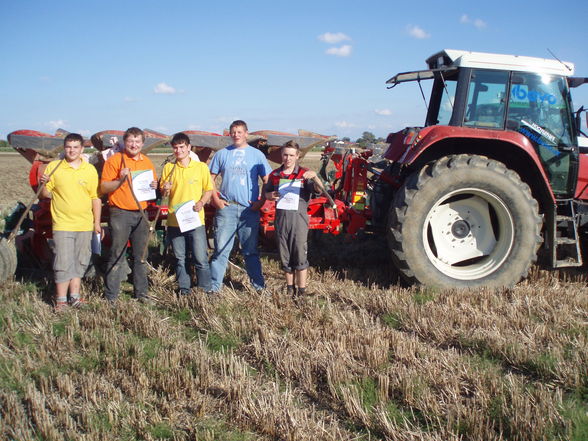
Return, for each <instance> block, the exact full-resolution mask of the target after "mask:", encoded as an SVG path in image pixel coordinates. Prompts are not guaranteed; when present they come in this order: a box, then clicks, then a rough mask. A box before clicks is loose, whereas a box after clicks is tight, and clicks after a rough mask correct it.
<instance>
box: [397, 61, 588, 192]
mask: <svg viewBox="0 0 588 441" xmlns="http://www.w3.org/2000/svg"><path fill="white" fill-rule="evenodd" d="M427 65H428V66H429V69H427V70H424V71H417V72H406V73H401V74H398V75H396V76H395V77H393V78H391V79H390V80H388V82H387V83H388V84H391V85H392V87H394V86H395V85H397V84H399V83H401V82H406V81H419V82H420V81H421V80H423V79H431V80H433V86H432V91H431V97H430V102H429V105H428V111H427V117H426V121H425V127H432V126H438V125H439V126H449V127H461V128H467V129H476V130H477V131H478V132H479V131H486V132H488V133H487V134H486V135H477V136H474V137H477V138H479V137H480V136H481V137H482V138H484V137H486V138H487V139H492V138H494V139H498V140H499V139H503V140H504V139H507V138H508V135H507V134H505V133H504V132H505V131H508V132H514V133H516V134H520V135H521V137H524V138H525V139H524V140H523V139H520V138H521V137H518V138H519V139H518V143H521V144H525V145H526V146H527V147H531V149H532V150H534V152H535V154H536V155H537V157H538V158H539V161H540V163H541V164H542V167H543V169H544V172H545V175H546V176H547V179H548V181H549V186H550V188H551V191H552V192H553V194H554V195H555V196H556V197H570V196H573V194H574V190H575V188H576V182H577V174H578V154H579V149H578V139H577V137H578V135H579V133H580V132H579V126H578V122H579V118H574V114H573V106H572V100H571V95H570V87H576V86H578V85H580V84H584V83H585V82H586V81H587V80H588V79H586V78H574V77H572V75H573V73H574V65H573V64H572V63H568V62H561V61H559V60H549V59H540V58H532V57H520V56H513V55H499V54H486V53H477V52H467V51H458V50H444V51H441V52H439V53H436V54H434V55H432V56H431V57H429V58H428V59H427ZM500 132H503V133H500ZM471 133H472V132H471V131H466V132H462V133H461V135H460V133H459V132H455V131H454V134H455V135H456V136H457V137H460V136H466V137H467V136H471ZM509 134H510V135H512V133H509ZM511 137H512V136H511ZM515 139H516V138H515ZM582 143H583V141H580V144H582Z"/></svg>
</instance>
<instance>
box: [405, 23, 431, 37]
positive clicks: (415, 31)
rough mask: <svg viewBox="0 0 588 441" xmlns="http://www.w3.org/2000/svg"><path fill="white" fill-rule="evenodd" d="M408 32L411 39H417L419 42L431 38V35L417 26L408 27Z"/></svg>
mask: <svg viewBox="0 0 588 441" xmlns="http://www.w3.org/2000/svg"><path fill="white" fill-rule="evenodd" d="M406 30H407V31H408V35H410V36H411V37H414V38H417V39H419V40H423V39H425V38H429V37H430V36H431V34H429V33H428V32H426V31H425V30H424V29H423V28H421V27H419V26H416V25H408V26H407V27H406Z"/></svg>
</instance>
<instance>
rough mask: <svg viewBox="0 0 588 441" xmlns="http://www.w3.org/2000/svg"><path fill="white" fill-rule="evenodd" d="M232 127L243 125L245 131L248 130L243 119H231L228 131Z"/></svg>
mask: <svg viewBox="0 0 588 441" xmlns="http://www.w3.org/2000/svg"><path fill="white" fill-rule="evenodd" d="M233 127H243V128H244V129H245V131H246V132H248V131H249V129H248V128H247V123H246V122H245V121H243V120H242V119H237V120H235V121H233V122H232V123H231V125H230V126H229V132H230V131H231V130H233Z"/></svg>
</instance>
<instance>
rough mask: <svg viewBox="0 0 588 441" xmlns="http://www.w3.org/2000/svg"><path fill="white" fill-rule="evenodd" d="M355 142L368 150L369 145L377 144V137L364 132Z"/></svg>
mask: <svg viewBox="0 0 588 441" xmlns="http://www.w3.org/2000/svg"><path fill="white" fill-rule="evenodd" d="M355 142H356V143H357V144H359V146H360V147H362V148H366V147H367V146H368V145H370V144H374V143H375V142H376V136H375V135H374V134H373V133H372V132H363V133H362V135H361V138H358V139H357V141H355Z"/></svg>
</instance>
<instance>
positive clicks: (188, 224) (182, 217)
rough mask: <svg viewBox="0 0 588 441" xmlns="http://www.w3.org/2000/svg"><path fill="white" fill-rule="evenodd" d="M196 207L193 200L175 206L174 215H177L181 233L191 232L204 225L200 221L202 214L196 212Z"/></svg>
mask: <svg viewBox="0 0 588 441" xmlns="http://www.w3.org/2000/svg"><path fill="white" fill-rule="evenodd" d="M194 205H196V203H195V202H194V201H193V200H190V201H186V202H181V203H179V204H177V205H174V207H173V208H174V213H175V214H176V220H177V221H178V226H179V227H180V231H181V232H182V233H183V232H184V231H190V230H193V229H194V228H197V227H199V226H201V225H202V222H201V221H200V214H199V213H198V212H197V211H194Z"/></svg>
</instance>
